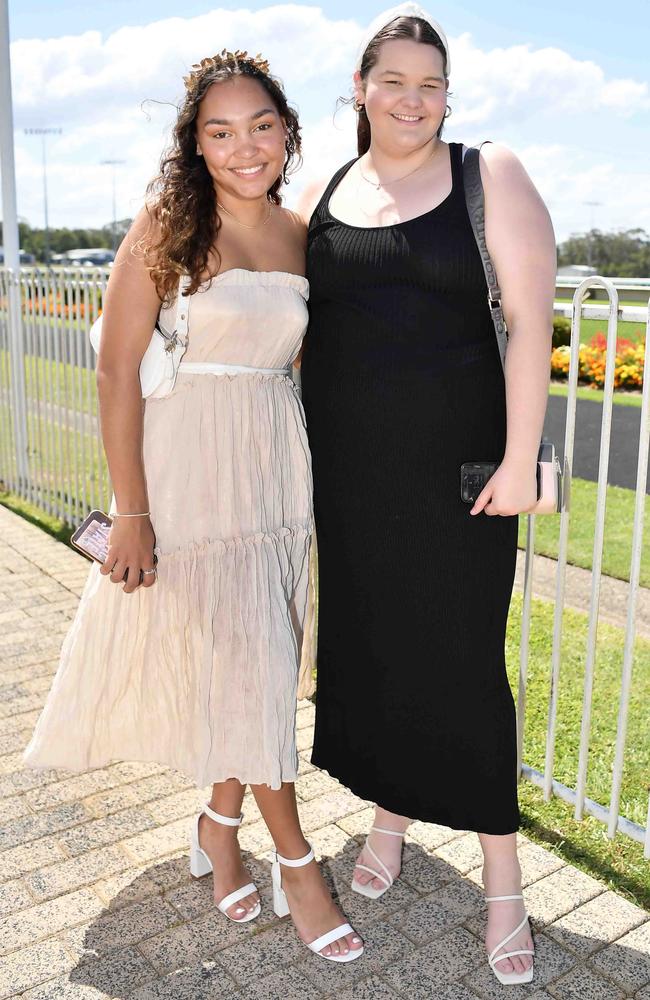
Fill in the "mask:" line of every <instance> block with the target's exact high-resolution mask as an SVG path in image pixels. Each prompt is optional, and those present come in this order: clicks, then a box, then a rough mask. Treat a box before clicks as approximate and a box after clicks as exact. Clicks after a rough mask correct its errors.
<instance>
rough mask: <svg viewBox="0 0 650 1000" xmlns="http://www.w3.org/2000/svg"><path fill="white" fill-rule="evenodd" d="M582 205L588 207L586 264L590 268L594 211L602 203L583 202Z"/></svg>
mask: <svg viewBox="0 0 650 1000" xmlns="http://www.w3.org/2000/svg"><path fill="white" fill-rule="evenodd" d="M582 204H583V205H588V206H589V243H588V244H587V263H588V265H589V267H591V248H592V244H593V231H594V216H595V212H594V209H596V208H600V207H601V206H602V204H603V203H602V201H583V203H582Z"/></svg>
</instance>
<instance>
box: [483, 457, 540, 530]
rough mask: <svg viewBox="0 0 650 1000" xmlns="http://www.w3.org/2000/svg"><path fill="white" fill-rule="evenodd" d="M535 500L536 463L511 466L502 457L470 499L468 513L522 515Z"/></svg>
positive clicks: (506, 515)
mask: <svg viewBox="0 0 650 1000" xmlns="http://www.w3.org/2000/svg"><path fill="white" fill-rule="evenodd" d="M536 503H537V477H536V463H535V462H532V463H526V464H525V465H521V464H520V465H515V463H510V462H508V461H507V460H506V459H504V461H503V462H502V463H501V465H500V466H499V468H498V469H497V471H496V472H495V473H494V475H493V476H492V477H491V479H488V481H487V483H486V484H485V486H484V487H483V489H482V490H481V492H480V493H479V495H478V496H477V498H476V500H475V501H474V506H473V507H472V509H471V510H470V514H480V513H481V511H484V512H485V513H486V514H489V515H490V516H492V515H494V514H500V515H501V516H502V517H508V516H510V515H513V514H524V513H525V512H526V511H529V510H531V509H532V508H533V507H534V506H535V504H536Z"/></svg>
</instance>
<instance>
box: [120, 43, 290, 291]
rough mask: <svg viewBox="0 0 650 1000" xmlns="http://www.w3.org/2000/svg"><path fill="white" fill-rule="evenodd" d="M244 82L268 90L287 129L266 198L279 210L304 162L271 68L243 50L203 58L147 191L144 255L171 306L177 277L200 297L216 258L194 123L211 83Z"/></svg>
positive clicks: (213, 202)
mask: <svg viewBox="0 0 650 1000" xmlns="http://www.w3.org/2000/svg"><path fill="white" fill-rule="evenodd" d="M237 76H247V77H250V78H252V79H253V80H257V81H258V83H260V84H261V86H262V87H263V88H264V90H265V91H266V92H267V94H268V96H269V97H270V98H271V100H272V101H273V104H274V105H275V107H276V109H277V111H278V114H279V115H280V116H281V117H282V118H283V119H284V122H285V124H286V130H287V138H286V143H285V148H286V156H285V161H284V167H283V169H282V173H281V175H280V176H279V177H278V178H276V180H275V181H274V182H273V184H272V185H271V187H270V188H269V190H268V192H267V198H268V200H269V201H270V202H272V203H273V204H274V205H280V204H282V198H281V196H280V189H281V187H282V186H283V184H285V183H287V179H288V175H289V174H290V173H291V172H292V171H293V170H295V169H296V168H297V167H298V166H299V165H300V162H301V140H300V125H299V122H298V116H297V114H296V112H295V111H294V109H293V108H291V107H290V106H289V104H288V102H287V98H286V96H285V93H284V90H283V87H282V84H281V82H280V81H279V80H278V79H277V78H276V77H274V76H271V74H270V73H269V70H268V63H267V62H266V61H265V60H263V59H262V58H261V57H260V56H257V57H255V58H253V57H249V56H248V55H247V53H246V52H239V51H238V52H235V53H232V52H225V51H224V52H222V53H221V55H219V56H214V57H211V58H210V59H203V60H201V62H200V63H198V64H197V65H195V66H194V67H193V69H192V72H191V73H190V75H189V76H187V77H186V78H185V86H186V93H185V98H184V100H183V103H182V104H181V105H180V107H179V108H178V117H177V119H176V123H175V125H174V128H173V130H172V141H171V144H170V145H169V147H168V148H167V149H166V150H165V151H164V153H163V155H162V158H161V161H160V172H159V173H158V175H157V176H156V177H154V179H153V180H152V181H151V182H150V183H149V185H148V186H147V196H146V205H147V210H148V212H149V216H150V218H151V220H152V222H153V223H155V225H152V227H151V230H150V232H152V233H153V232H155V234H156V235H155V237H153V238H151V237H147V236H146V237H145V238H144V240H142V241H141V246H140V248H141V250H142V252H143V253H144V259H145V262H146V264H147V265H148V267H149V271H150V274H151V278H152V280H153V282H154V284H155V286H156V290H157V292H158V295H159V296H160V298H161V300H162V301H163V302H164V303H166V304H169V303H170V302H171V301H172V299H173V298H174V295H175V294H176V289H177V287H178V282H179V278H180V276H181V275H183V274H186V275H188V276H189V278H190V281H189V282H188V286H187V290H186V292H185V294H186V295H191V294H192V293H193V292H195V291H196V290H197V289H198V287H199V285H200V284H201V282H202V278H201V275H202V274H204V273H205V271H206V270H207V268H208V263H209V260H210V254H211V252H215V251H216V253H217V257H218V249H217V246H216V244H217V235H218V232H219V229H220V227H221V220H220V219H219V216H218V213H217V192H216V189H215V185H214V180H213V178H212V177H211V176H210V173H209V171H208V168H207V166H206V164H205V160H204V159H203V157H202V156H197V154H196V118H197V115H198V112H199V105H200V104H201V101H202V100H203V98H204V97H205V95H206V93H207V91H208V89H209V88H210V87H211V86H212V84H213V83H224V82H226V81H228V80H232V79H233V78H234V77H237Z"/></svg>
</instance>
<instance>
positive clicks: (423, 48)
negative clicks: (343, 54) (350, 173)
mask: <svg viewBox="0 0 650 1000" xmlns="http://www.w3.org/2000/svg"><path fill="white" fill-rule="evenodd" d="M354 84H355V97H356V100H357V101H358V102H359V103H362V104H365V108H366V114H367V116H368V120H369V122H370V128H371V133H372V142H373V143H376V144H377V145H379V146H380V147H381V148H382V149H384V150H385V151H386V152H389V153H390V152H393V153H397V154H402V155H403V154H404V153H407V152H411V151H413V150H415V149H419V148H420V147H422V146H424V145H425V144H426V143H427V142H429V141H430V140H431V139H432V138H433V137H434V136H435V134H436V132H437V131H438V129H439V128H440V124H441V122H442V120H443V118H444V115H445V109H446V106H447V81H446V80H445V75H444V65H443V57H442V53H441V52H440V51H439V50H438V49H437V48H435V47H434V46H433V45H428V44H424V43H422V42H416V41H412V40H411V39H408V38H399V39H391V40H387V41H385V42H383V43H382V45H381V47H380V49H379V53H378V58H377V61H376V63H375V64H374V66H372V67H371V69H370V70H369V72H368V74H367V76H366V77H365V79H363V80H362V78H361V75H360V74H359V73H355V77H354Z"/></svg>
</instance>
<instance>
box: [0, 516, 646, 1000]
mask: <svg viewBox="0 0 650 1000" xmlns="http://www.w3.org/2000/svg"><path fill="white" fill-rule="evenodd" d="M86 573H87V564H86V563H85V561H84V560H83V559H82V558H81V557H80V556H78V555H76V554H75V553H74V552H72V551H71V550H69V549H68V548H66V547H65V546H63V545H61V544H59V543H58V542H56V541H54V540H53V539H51V538H49V537H48V536H47V535H45V534H43V533H42V532H41V531H40V530H39V529H38V528H35V527H34V526H32V525H30V524H28V523H27V522H25V521H23V520H21V519H20V518H18V517H16V516H15V515H14V514H11V513H10V512H9V511H7V510H6V509H4V508H2V507H0V799H1V802H0V807H1V815H2V819H1V821H0V822H1V824H2V825H1V826H0V1000H4V998H8V997H22V998H23V1000H101V998H121V1000H126V998H128V1000H213V998H214V1000H216V998H225V997H228V998H233V1000H276V998H277V1000H321V998H325V997H336V998H337V1000H390V998H403V1000H420V998H421V1000H425V998H426V1000H475V998H476V997H479V998H484V1000H498V998H500V997H504V998H505V997H507V998H509V1000H520V998H523V997H530V998H531V1000H553V998H554V1000H583V998H584V1000H619V998H623V997H635V998H636V1000H650V914H649V913H646V912H645V911H643V910H641V909H639V908H638V907H636V906H633V905H632V904H630V903H629V902H627V901H626V900H625V899H623V898H622V897H620V896H618V895H616V894H615V893H613V892H610V891H608V890H607V889H606V887H605V886H604V885H602V884H601V883H600V882H598V881H596V880H595V879H593V878H590V877H589V876H587V875H585V874H583V873H582V872H580V871H578V870H576V869H575V868H573V867H571V866H570V865H567V864H565V863H564V861H563V860H562V859H561V858H558V857H557V856H556V855H555V854H553V853H552V852H550V851H546V850H544V849H543V848H541V847H539V846H537V845H535V844H533V843H531V842H530V841H528V840H527V839H526V838H525V837H520V841H521V862H522V868H523V872H524V880H525V885H526V888H525V894H526V902H527V906H528V909H529V911H530V913H531V915H532V918H533V922H534V928H535V934H536V947H537V963H536V978H535V981H534V984H533V985H532V987H527V988H512V987H510V988H505V987H500V986H499V984H498V983H497V982H496V980H495V979H494V977H493V976H492V973H491V972H490V971H489V969H487V967H486V964H485V956H484V951H483V945H482V934H483V930H484V923H485V908H484V904H483V902H482V893H481V883H480V861H481V857H480V850H479V845H478V840H477V838H476V836H475V834H473V833H463V832H462V831H457V830H450V829H448V828H446V827H439V826H434V825H431V824H424V823H416V824H414V825H413V826H412V827H411V828H410V833H409V836H408V838H407V846H406V850H405V860H404V868H403V873H402V877H401V878H400V879H399V881H398V882H397V883H396V885H395V886H394V887H393V888H392V889H391V891H390V892H389V893H387V895H386V896H385V897H384V898H383V899H382V900H379V901H376V902H371V901H369V900H365V899H362V898H361V897H359V896H356V895H355V894H353V893H351V892H350V891H349V888H348V886H349V880H350V876H351V872H352V867H353V863H354V859H355V857H356V854H357V851H358V849H359V844H360V843H361V842H362V840H363V836H364V834H365V833H366V831H367V829H368V827H369V825H370V817H371V809H370V808H369V806H368V804H367V803H366V802H363V801H361V800H360V799H358V798H356V797H355V796H354V795H352V794H351V793H350V792H348V791H347V790H346V789H345V788H342V787H341V786H340V785H339V784H338V783H337V782H336V781H334V780H332V779H331V778H330V777H328V775H326V774H325V773H323V772H321V771H318V770H317V769H315V768H314V767H313V766H312V765H311V764H310V763H309V748H310V746H311V742H312V733H313V706H312V705H311V704H310V703H309V702H302V703H301V704H300V708H299V713H298V726H299V749H300V751H301V776H300V778H299V780H298V783H297V791H298V795H299V798H300V811H301V815H302V819H303V822H304V826H305V829H306V831H307V833H308V836H309V839H310V840H311V842H312V843H313V845H314V848H315V850H316V851H317V854H318V856H319V858H320V860H321V863H322V867H323V871H324V872H325V874H326V876H327V878H328V880H329V883H330V885H331V886H332V888H333V889H335V890H336V892H337V893H338V895H339V898H340V902H341V906H342V908H343V910H344V912H345V913H346V914H347V916H348V917H349V918H350V919H351V920H352V921H354V923H355V925H356V926H357V927H358V929H359V930H360V931H361V932H362V933H363V935H364V938H365V941H366V954H365V955H364V956H363V957H362V958H361V959H360V960H358V961H357V962H355V963H353V964H351V965H344V966H336V965H333V964H332V963H327V962H325V961H323V960H322V959H320V958H318V957H317V956H314V955H310V954H309V953H308V952H307V950H306V949H305V947H304V946H303V945H302V944H301V943H300V942H299V941H298V938H297V937H296V934H295V932H294V930H293V927H292V926H291V924H290V922H289V920H288V919H285V920H278V919H277V918H276V917H275V916H274V914H273V912H272V910H271V907H270V885H269V875H270V869H269V865H268V861H267V852H268V850H269V848H270V846H271V845H270V841H269V837H268V833H267V831H266V828H265V826H264V824H263V822H262V821H261V819H260V816H259V814H258V812H257V810H256V807H255V804H254V802H253V801H252V799H251V797H250V795H249V796H247V797H246V801H245V803H244V812H245V817H246V818H245V823H244V825H243V826H242V829H241V843H242V846H243V848H244V850H245V851H246V852H247V860H248V863H249V864H250V867H251V871H252V873H253V875H254V877H255V878H256V879H257V882H258V885H259V887H260V889H261V892H262V896H263V900H264V906H263V911H262V916H261V917H260V919H259V920H257V921H255V922H253V923H250V924H246V925H244V926H242V927H237V926H236V925H235V924H233V923H231V922H229V921H226V920H225V918H224V917H222V916H221V914H219V913H217V912H216V911H215V909H214V906H213V903H212V898H211V885H210V877H209V876H208V877H207V878H204V879H201V880H199V881H195V880H193V879H191V878H190V876H189V871H188V863H187V835H188V826H189V818H190V817H191V816H192V815H193V814H194V812H195V811H196V810H197V808H198V806H199V803H200V802H201V801H202V799H203V798H204V796H205V794H206V793H205V790H196V789H195V788H194V787H193V786H192V785H191V783H190V782H188V780H187V779H186V778H184V777H183V776H182V775H180V774H178V773H177V772H173V771H170V770H168V769H166V768H162V767H159V766H157V765H154V764H143V763H127V762H124V763H115V764H111V765H110V766H108V767H105V768H100V769H98V770H94V771H90V772H88V773H85V774H74V775H73V774H70V773H67V772H61V771H48V772H40V773H37V772H33V771H27V770H23V769H22V767H21V751H22V749H23V747H24V746H25V744H26V742H27V741H28V739H29V737H30V734H31V731H32V727H33V726H34V723H35V722H36V719H37V717H38V714H39V711H40V708H41V706H42V704H43V701H44V698H45V695H46V693H47V691H48V689H49V686H50V683H51V679H52V674H53V672H54V670H55V669H56V662H57V655H58V650H59V646H60V643H61V639H62V636H63V634H64V633H65V631H66V630H67V628H68V625H69V621H70V619H71V617H72V615H73V614H74V611H75V608H76V605H77V599H78V595H79V593H80V590H81V588H82V586H83V583H84V580H85V577H86ZM540 579H541V576H540ZM73 738H74V733H73V732H71V739H73ZM432 780H433V779H432Z"/></svg>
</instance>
